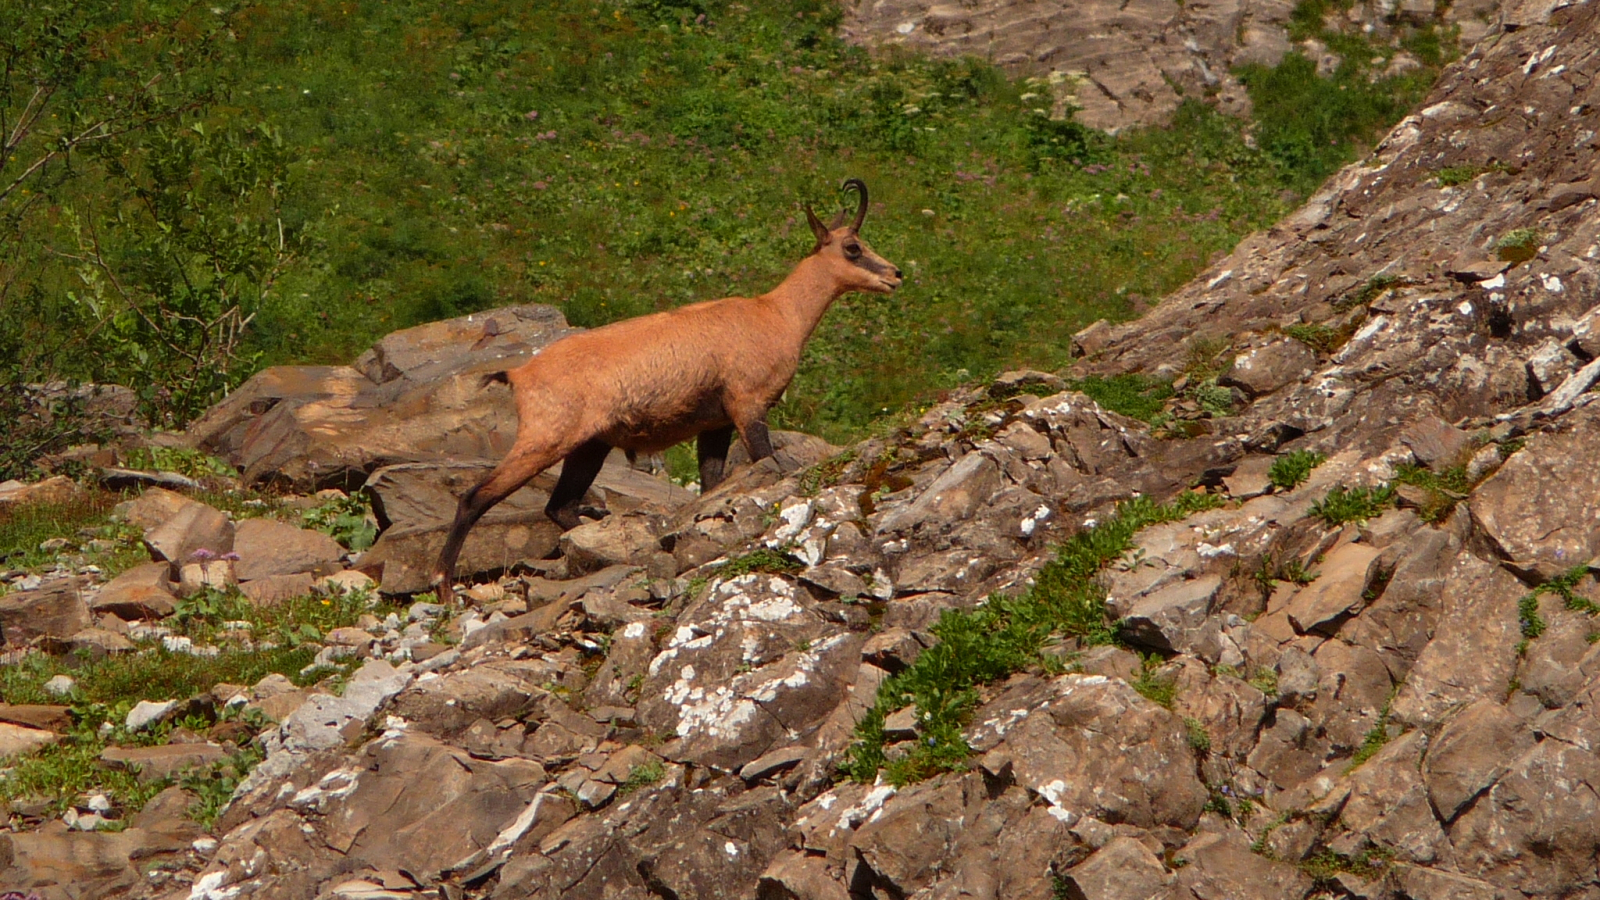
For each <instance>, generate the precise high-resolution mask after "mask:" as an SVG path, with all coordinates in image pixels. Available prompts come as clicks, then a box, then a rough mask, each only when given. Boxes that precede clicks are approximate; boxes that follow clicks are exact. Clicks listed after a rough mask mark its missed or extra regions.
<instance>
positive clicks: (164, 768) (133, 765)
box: [100, 744, 228, 781]
mask: <svg viewBox="0 0 1600 900" xmlns="http://www.w3.org/2000/svg"><path fill="white" fill-rule="evenodd" d="M227 758H228V754H227V751H225V750H223V749H222V747H220V746H218V745H216V744H162V745H160V746H156V747H107V748H106V749H105V750H104V751H103V752H102V753H101V754H100V761H101V762H104V763H106V764H107V765H109V766H111V767H112V768H119V769H131V770H134V771H136V772H138V773H139V780H140V781H155V780H156V779H159V778H172V777H175V776H176V775H178V774H179V773H180V772H184V771H186V770H188V769H193V768H198V767H202V766H209V765H211V764H212V763H214V762H220V761H222V760H224V759H227Z"/></svg>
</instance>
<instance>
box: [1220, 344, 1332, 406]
mask: <svg viewBox="0 0 1600 900" xmlns="http://www.w3.org/2000/svg"><path fill="white" fill-rule="evenodd" d="M1316 364H1317V355H1316V353H1314V352H1313V351H1312V350H1311V348H1310V347H1307V346H1306V345H1305V344H1302V343H1300V342H1299V341H1297V340H1293V339H1286V340H1281V341H1273V342H1272V343H1270V344H1267V345H1266V346H1264V347H1256V348H1254V349H1251V350H1247V351H1245V352H1244V353H1241V354H1239V356H1238V357H1236V358H1235V359H1234V361H1233V365H1232V366H1230V367H1229V368H1228V370H1227V371H1226V372H1223V373H1222V375H1221V376H1220V377H1218V378H1217V384H1220V385H1222V386H1223V387H1236V388H1239V389H1240V390H1242V391H1244V392H1245V395H1246V396H1248V397H1250V398H1252V399H1253V398H1256V397H1260V396H1262V395H1263V394H1270V393H1272V392H1273V391H1275V390H1277V389H1278V388H1281V387H1283V386H1284V385H1286V384H1288V383H1290V382H1292V381H1299V380H1300V379H1301V378H1304V377H1305V376H1307V375H1309V374H1311V372H1312V370H1313V369H1314V368H1316Z"/></svg>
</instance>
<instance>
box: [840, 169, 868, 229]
mask: <svg viewBox="0 0 1600 900" xmlns="http://www.w3.org/2000/svg"><path fill="white" fill-rule="evenodd" d="M852 188H854V189H855V191H856V192H857V193H859V194H860V195H861V205H860V206H858V207H856V220H855V221H854V222H851V223H850V230H851V231H860V230H861V222H862V220H864V219H866V217H867V183H866V182H864V181H862V180H861V179H859V178H846V179H845V180H844V184H842V185H840V186H839V190H841V191H848V190H850V189H852Z"/></svg>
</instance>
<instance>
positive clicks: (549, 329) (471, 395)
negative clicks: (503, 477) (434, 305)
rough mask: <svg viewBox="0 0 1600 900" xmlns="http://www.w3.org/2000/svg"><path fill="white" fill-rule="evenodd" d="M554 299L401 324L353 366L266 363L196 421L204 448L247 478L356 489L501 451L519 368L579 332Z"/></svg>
mask: <svg viewBox="0 0 1600 900" xmlns="http://www.w3.org/2000/svg"><path fill="white" fill-rule="evenodd" d="M571 331H572V329H570V328H568V327H567V324H566V320H565V319H564V318H563V317H562V316H561V313H560V312H559V311H557V310H555V309H554V308H552V307H548V306H537V305H529V306H512V307H503V308H500V309H494V310H489V311H487V312H483V313H477V314H474V315H470V316H462V317H460V318H456V319H450V320H447V321H443V322H434V323H431V324H428V325H421V326H418V327H416V328H408V329H405V330H403V331H397V332H395V333H393V334H391V335H389V336H388V337H385V338H384V339H383V340H381V341H379V342H378V344H377V345H375V346H374V347H373V348H372V349H371V350H369V351H367V353H366V354H365V355H363V356H362V357H361V358H360V359H358V360H357V361H356V365H355V366H354V367H344V366H337V367H326V366H295V367H277V368H272V369H267V370H265V371H263V372H261V373H259V374H257V375H256V376H255V377H253V378H251V379H250V380H249V381H247V382H245V383H244V384H243V385H241V386H240V387H239V388H238V389H237V390H235V391H234V392H233V393H232V394H230V395H229V396H228V399H226V400H224V401H223V402H222V403H219V404H217V405H216V406H214V407H212V408H211V410H209V411H208V412H207V413H206V415H204V416H203V417H201V418H200V419H199V420H197V421H196V422H195V423H194V424H193V425H192V426H190V428H189V431H188V432H187V437H188V440H189V441H190V443H192V444H193V445H194V446H196V447H198V448H200V449H202V450H205V451H206V452H208V453H213V454H215V455H217V456H220V457H222V458H223V459H226V460H227V461H228V462H230V463H232V464H233V465H234V466H236V467H238V468H239V469H240V471H241V472H243V476H244V480H245V481H246V482H247V483H251V484H258V483H275V484H281V485H285V486H289V487H294V488H297V489H311V488H319V487H330V486H331V487H343V488H348V487H352V486H355V485H359V484H361V483H362V482H363V481H365V480H366V477H367V475H368V474H369V473H371V472H372V471H374V470H376V469H378V468H380V467H382V466H385V465H391V464H394V463H402V462H420V461H436V460H448V459H463V458H465V459H498V458H500V457H501V456H504V455H505V452H506V451H507V450H508V449H510V447H511V442H512V440H513V439H514V437H515V435H516V413H515V408H514V406H513V404H512V403H511V400H510V395H509V394H508V393H507V391H506V389H505V388H504V387H500V386H488V387H486V386H485V384H484V379H483V376H485V375H487V374H489V373H491V372H497V371H501V370H504V369H509V368H514V367H516V366H517V365H520V364H521V363H522V362H524V361H526V360H527V359H528V357H529V356H531V355H532V354H534V353H536V352H538V351H539V349H541V348H543V347H545V346H547V345H549V344H550V343H552V342H554V341H556V340H558V339H560V338H561V337H563V336H565V335H567V334H569V333H571Z"/></svg>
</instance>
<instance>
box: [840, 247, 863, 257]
mask: <svg viewBox="0 0 1600 900" xmlns="http://www.w3.org/2000/svg"><path fill="white" fill-rule="evenodd" d="M844 255H845V256H848V257H850V258H851V259H855V258H856V257H858V256H860V255H861V245H860V244H845V245H844Z"/></svg>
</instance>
